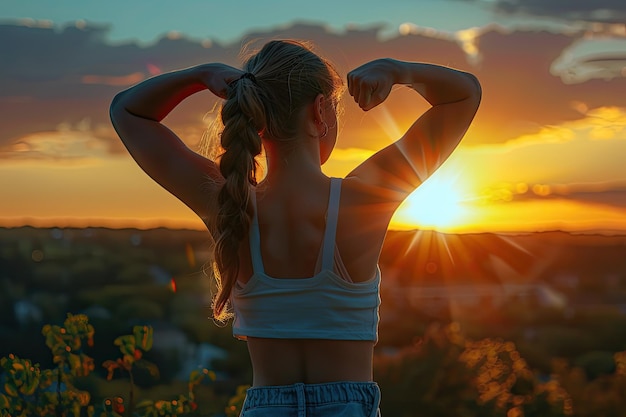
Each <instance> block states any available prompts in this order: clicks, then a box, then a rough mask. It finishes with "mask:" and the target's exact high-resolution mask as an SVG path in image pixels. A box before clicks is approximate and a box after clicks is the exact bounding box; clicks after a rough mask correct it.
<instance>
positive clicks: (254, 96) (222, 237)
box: [213, 77, 265, 320]
mask: <svg viewBox="0 0 626 417" xmlns="http://www.w3.org/2000/svg"><path fill="white" fill-rule="evenodd" d="M221 115H222V123H223V124H224V130H223V131H222V135H221V146H222V148H223V149H224V153H223V154H222V156H221V160H220V172H221V174H222V176H223V177H224V180H225V181H224V184H223V186H222V188H221V190H220V192H219V195H218V212H217V219H216V224H215V225H216V231H217V239H216V241H215V249H214V251H215V255H214V257H215V266H216V269H217V271H216V272H217V275H218V278H219V279H218V291H219V292H218V295H217V298H216V300H215V303H214V306H213V310H214V317H215V318H216V319H217V320H223V319H225V318H227V314H226V307H227V304H228V300H229V298H230V293H231V290H232V288H233V286H234V284H235V280H236V279H237V274H238V272H239V245H240V242H241V240H242V239H243V237H244V236H246V234H247V232H248V228H249V226H250V216H249V214H248V201H249V198H250V186H251V185H252V186H254V185H256V169H257V161H256V159H255V157H256V156H257V155H259V154H260V153H261V138H260V136H259V133H258V132H259V130H260V129H261V128H262V126H263V123H264V121H265V111H264V108H263V103H262V101H261V97H259V91H258V86H257V85H256V82H255V80H254V78H253V77H242V78H241V79H239V80H238V81H236V82H235V83H233V84H232V86H231V88H230V91H229V95H228V99H227V100H226V102H225V103H224V105H223V107H222V112H221Z"/></svg>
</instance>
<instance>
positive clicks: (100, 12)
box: [0, 0, 548, 43]
mask: <svg viewBox="0 0 626 417" xmlns="http://www.w3.org/2000/svg"><path fill="white" fill-rule="evenodd" d="M491 3H493V2H491V1H455V0H385V1H380V0H361V1H336V0H316V1H293V0H291V1H290V0H265V1H223V0H222V1H215V0H185V1H180V2H174V1H171V0H124V1H122V0H111V1H107V2H102V1H85V0H55V1H51V0H29V1H22V0H8V1H7V0H5V1H3V6H2V8H1V10H0V19H2V20H4V21H6V20H16V19H29V18H30V19H35V20H48V21H51V22H52V23H53V24H54V25H55V26H63V25H66V24H73V23H74V22H75V21H77V20H86V21H87V22H89V23H99V24H108V25H110V32H109V35H108V36H109V39H110V40H111V41H114V42H117V41H128V40H138V41H140V42H142V43H149V42H151V41H154V40H156V39H158V38H160V37H161V36H162V35H163V34H164V33H167V32H169V31H178V32H180V33H182V34H185V35H186V36H189V37H192V38H199V39H205V38H208V39H213V40H219V41H223V42H229V41H234V40H237V39H238V38H240V37H241V35H243V34H245V33H247V32H249V31H250V30H254V29H267V28H271V27H274V26H277V25H285V24H289V23H291V22H294V21H309V22H324V23H325V24H327V25H328V26H330V27H331V28H333V29H335V30H343V29H345V28H346V27H348V26H350V25H356V26H357V27H364V26H368V25H374V24H384V25H385V27H386V30H387V31H388V32H389V33H394V34H395V33H397V29H398V27H399V26H400V25H401V24H402V23H406V22H409V23H413V24H416V25H418V26H424V27H432V28H435V29H438V30H442V31H450V32H454V31H458V30H462V29H467V28H471V27H480V26H484V25H486V24H488V23H490V22H494V21H498V22H500V23H502V24H505V25H518V24H523V25H531V24H533V25H539V24H541V25H544V26H545V25H547V24H548V23H547V21H545V22H543V23H542V21H541V20H538V18H537V17H533V18H532V19H531V18H530V17H523V16H512V15H511V16H506V17H505V16H503V15H501V14H499V13H495V12H494V11H492V9H490V8H489V7H488V6H489V5H490V4H491Z"/></svg>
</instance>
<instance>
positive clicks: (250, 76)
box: [239, 72, 256, 84]
mask: <svg viewBox="0 0 626 417" xmlns="http://www.w3.org/2000/svg"><path fill="white" fill-rule="evenodd" d="M242 78H247V79H249V80H250V81H252V82H253V83H255V84H256V77H255V76H254V74H252V73H251V72H244V73H243V75H242V76H241V77H239V79H240V80H241V79H242Z"/></svg>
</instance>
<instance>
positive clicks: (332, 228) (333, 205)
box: [322, 177, 341, 270]
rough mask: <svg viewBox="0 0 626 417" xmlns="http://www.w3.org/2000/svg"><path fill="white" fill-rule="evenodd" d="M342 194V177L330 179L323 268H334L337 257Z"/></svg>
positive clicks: (323, 246) (323, 245) (323, 247)
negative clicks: (336, 238)
mask: <svg viewBox="0 0 626 417" xmlns="http://www.w3.org/2000/svg"><path fill="white" fill-rule="evenodd" d="M340 196H341V178H334V177H332V178H331V179H330V196H329V197H328V209H327V212H326V230H325V231H324V241H323V243H322V269H323V270H333V267H334V259H335V236H336V234H337V219H338V217H339V198H340Z"/></svg>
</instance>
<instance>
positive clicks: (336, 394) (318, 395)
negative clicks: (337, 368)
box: [246, 382, 380, 409]
mask: <svg viewBox="0 0 626 417" xmlns="http://www.w3.org/2000/svg"><path fill="white" fill-rule="evenodd" d="M246 394H247V395H246V403H247V405H248V406H249V407H257V406H263V405H295V406H300V407H301V406H303V405H305V404H306V405H308V406H315V405H322V404H328V403H331V402H363V403H370V404H372V406H373V407H374V408H375V409H377V408H378V406H379V402H380V389H379V388H378V384H376V382H329V383H323V384H303V383H297V384H293V385H280V386H266V387H252V388H249V389H248V391H247V393H246Z"/></svg>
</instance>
